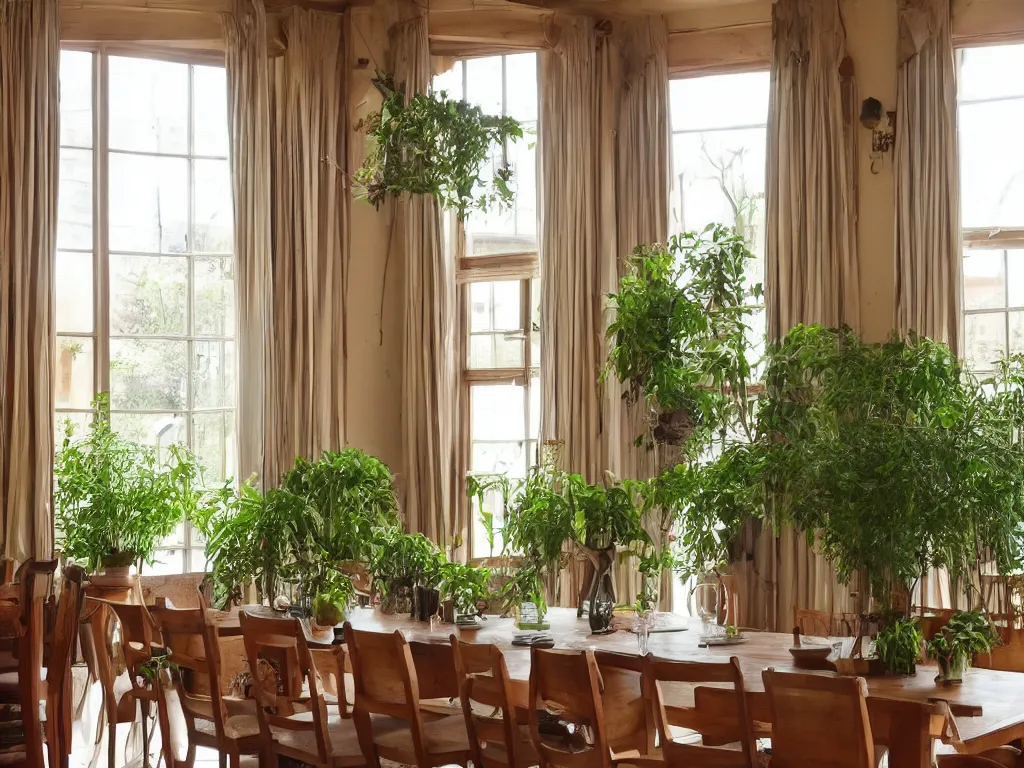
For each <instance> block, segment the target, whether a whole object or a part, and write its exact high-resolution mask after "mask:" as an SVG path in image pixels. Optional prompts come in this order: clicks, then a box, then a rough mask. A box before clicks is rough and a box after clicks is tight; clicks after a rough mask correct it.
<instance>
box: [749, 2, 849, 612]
mask: <svg viewBox="0 0 1024 768" xmlns="http://www.w3.org/2000/svg"><path fill="white" fill-rule="evenodd" d="M772 31H773V56H772V76H771V93H770V98H769V110H768V172H767V179H766V186H765V190H766V198H767V225H766V239H765V246H766V247H765V250H766V253H765V256H766V259H765V261H766V264H765V305H766V314H767V322H768V336H769V338H771V339H778V338H781V337H782V336H784V335H785V334H786V332H787V331H788V330H789V329H790V328H792V327H793V326H794V325H797V324H799V323H823V324H825V325H830V326H835V325H841V324H847V325H850V326H852V327H854V328H856V327H857V326H858V324H859V320H860V313H859V306H860V288H859V274H858V263H857V242H856V205H857V196H856V172H855V160H856V150H855V147H856V134H855V126H854V124H853V119H854V112H855V110H854V106H853V104H852V102H853V101H855V100H856V88H855V86H854V85H853V81H852V76H850V75H851V74H852V73H848V75H847V77H845V78H844V77H843V75H842V74H841V69H842V68H843V66H844V65H843V62H844V58H845V36H844V32H843V27H842V20H841V18H840V15H839V6H838V3H837V2H834V0H827V1H826V2H819V1H818V0H779V1H778V2H776V3H775V5H774V6H773V11H772ZM850 66H851V65H850V64H849V63H847V64H846V67H850ZM743 544H744V547H743V549H744V550H745V551H746V553H747V556H748V557H747V559H746V560H743V561H741V562H739V563H737V564H736V566H734V567H735V571H736V575H737V576H739V577H740V581H741V583H743V584H744V585H745V586H744V591H745V594H744V596H743V598H744V599H743V601H742V604H741V607H740V621H742V622H743V623H745V624H748V625H751V626H763V627H767V628H769V629H782V630H785V629H788V628H790V627H791V626H792V621H793V618H792V617H793V611H794V609H795V608H812V609H816V610H822V611H828V612H833V611H848V610H851V606H850V604H849V603H850V596H849V591H850V590H849V587H845V586H843V585H839V584H837V582H836V578H835V572H834V569H833V568H832V566H831V565H830V564H829V563H828V561H827V560H825V558H823V557H822V556H820V555H819V554H817V553H816V552H815V551H814V550H813V549H812V548H810V547H808V546H807V542H806V538H805V536H804V535H803V534H802V533H800V532H799V531H796V530H794V529H792V528H785V529H783V530H781V531H778V532H775V531H772V530H759V529H758V528H757V527H756V526H749V527H748V530H747V531H746V532H745V533H744V539H743Z"/></svg>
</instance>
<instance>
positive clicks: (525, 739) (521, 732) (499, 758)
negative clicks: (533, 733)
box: [481, 725, 540, 768]
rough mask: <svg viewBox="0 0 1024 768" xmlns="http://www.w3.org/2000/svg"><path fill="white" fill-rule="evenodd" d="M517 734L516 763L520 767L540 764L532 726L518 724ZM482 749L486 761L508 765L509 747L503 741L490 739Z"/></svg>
mask: <svg viewBox="0 0 1024 768" xmlns="http://www.w3.org/2000/svg"><path fill="white" fill-rule="evenodd" d="M516 736H518V738H519V743H517V744H516V758H517V759H516V765H517V766H520V768H525V766H530V765H538V764H539V763H540V758H539V757H538V756H537V750H536V749H534V746H533V741H532V740H531V739H530V726H528V725H517V726H516ZM481 751H482V752H483V758H484V761H485V763H490V764H493V763H500V764H502V765H508V749H507V747H506V746H505V745H504V744H502V743H501V742H494V741H489V742H487V743H485V744H484V746H483V749H482V750H481Z"/></svg>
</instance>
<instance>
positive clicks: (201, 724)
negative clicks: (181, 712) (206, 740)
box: [195, 713, 260, 741]
mask: <svg viewBox="0 0 1024 768" xmlns="http://www.w3.org/2000/svg"><path fill="white" fill-rule="evenodd" d="M195 723H196V730H197V731H199V732H200V733H202V734H205V735H207V736H212V737H214V738H216V736H217V727H216V725H215V724H214V722H213V720H205V719H203V720H200V719H199V718H196V721H195ZM259 734H260V722H259V720H258V719H257V718H256V714H255V713H253V714H251V715H228V719H227V722H225V723H224V735H225V736H227V737H228V738H229V739H235V740H238V741H240V740H242V739H249V738H252V737H254V736H259Z"/></svg>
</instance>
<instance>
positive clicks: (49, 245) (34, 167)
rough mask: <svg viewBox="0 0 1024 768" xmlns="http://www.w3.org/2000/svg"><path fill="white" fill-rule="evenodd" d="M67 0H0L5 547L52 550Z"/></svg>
mask: <svg viewBox="0 0 1024 768" xmlns="http://www.w3.org/2000/svg"><path fill="white" fill-rule="evenodd" d="M59 67H60V20H59V7H58V0H32V1H31V2H29V1H27V0H0V375H2V383H3V388H2V389H0V508H2V511H3V554H4V556H5V557H11V558H14V559H15V560H17V561H23V560H26V559H27V558H29V557H34V558H36V559H41V560H48V559H50V558H51V557H52V555H53V495H52V474H53V369H54V359H53V358H54V336H53V333H54V317H53V312H54V309H53V269H54V259H55V247H56V236H57V167H58V165H57V163H58V150H57V147H58V143H59V139H58V77H59Z"/></svg>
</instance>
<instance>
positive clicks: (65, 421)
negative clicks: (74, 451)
mask: <svg viewBox="0 0 1024 768" xmlns="http://www.w3.org/2000/svg"><path fill="white" fill-rule="evenodd" d="M53 421H54V430H53V437H54V441H53V446H54V450H55V451H60V449H61V448H62V447H63V445H64V438H65V437H66V436H67V434H68V426H69V425H70V427H71V439H72V440H77V439H78V438H80V437H84V436H85V434H86V433H87V432H88V431H89V424H90V423H91V422H92V416H91V415H90V414H88V413H74V412H71V413H68V412H66V411H57V412H56V413H55V414H54V419H53Z"/></svg>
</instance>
